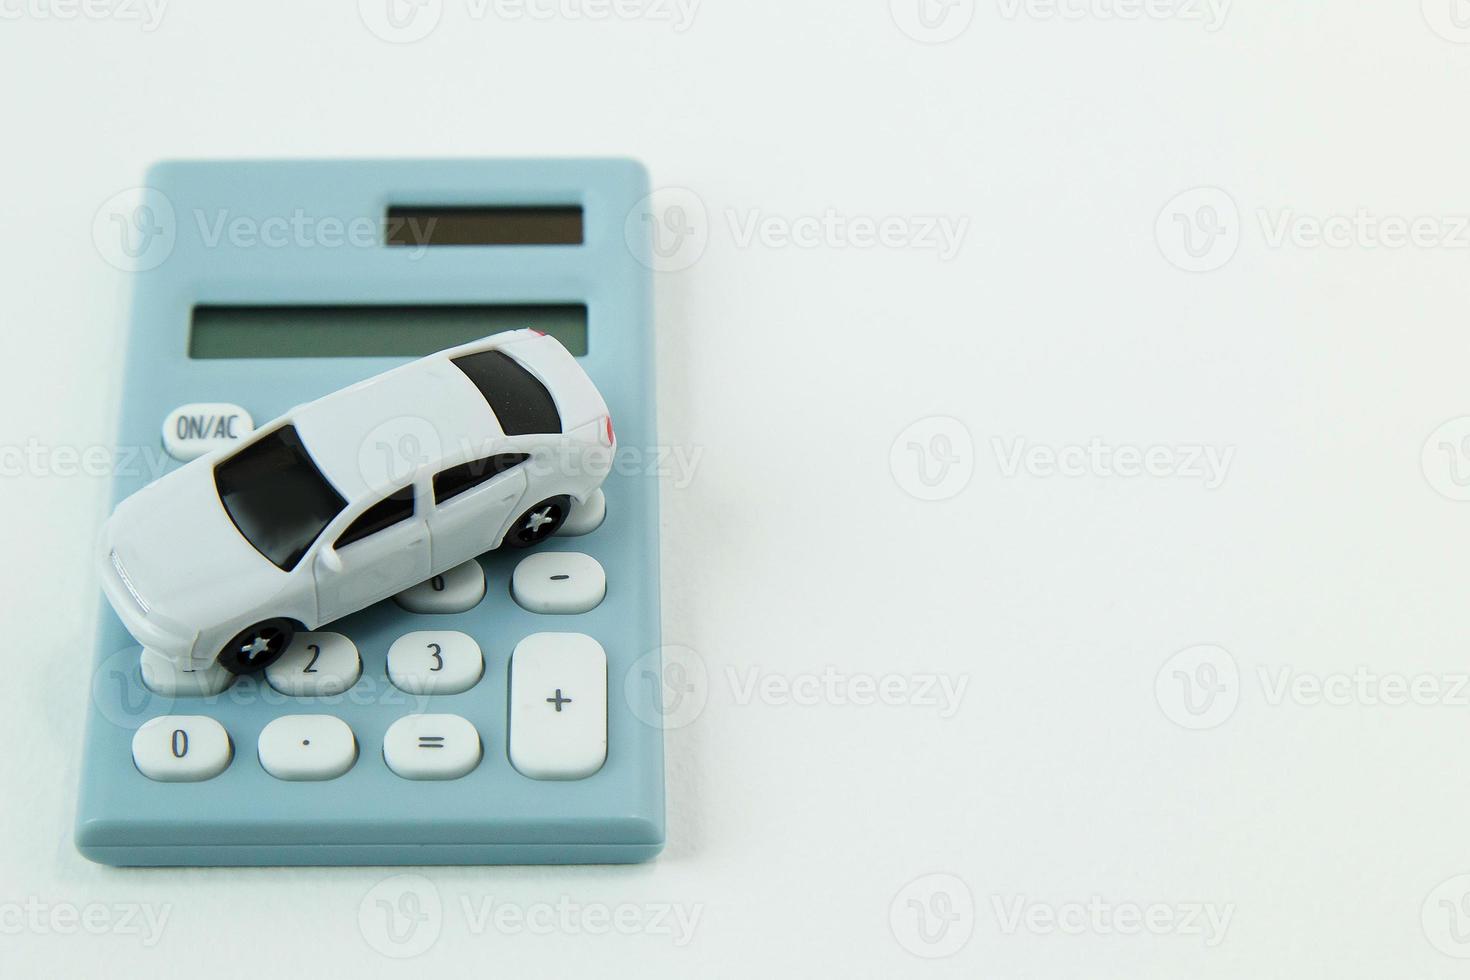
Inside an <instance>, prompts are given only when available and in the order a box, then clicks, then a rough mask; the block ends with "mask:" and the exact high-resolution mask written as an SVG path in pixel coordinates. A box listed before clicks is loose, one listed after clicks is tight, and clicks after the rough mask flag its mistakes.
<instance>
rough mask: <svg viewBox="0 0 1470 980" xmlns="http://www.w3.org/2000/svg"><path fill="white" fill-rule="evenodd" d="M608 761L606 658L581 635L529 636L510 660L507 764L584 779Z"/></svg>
mask: <svg viewBox="0 0 1470 980" xmlns="http://www.w3.org/2000/svg"><path fill="white" fill-rule="evenodd" d="M606 759H607V654H606V653H605V652H604V651H603V649H602V644H600V643H598V642H597V641H596V640H594V639H593V638H592V637H590V636H587V635H586V634H585V633H532V634H531V635H530V636H528V637H526V638H525V639H524V640H522V641H521V642H520V643H518V644H516V648H515V651H514V652H513V653H512V654H511V656H510V762H511V765H513V766H515V767H516V769H517V771H519V772H520V773H521V774H522V775H526V776H530V777H531V778H532V779H583V778H585V777H587V776H590V775H592V774H593V773H594V772H596V771H597V770H599V769H601V768H602V763H603V762H604V761H605V760H606Z"/></svg>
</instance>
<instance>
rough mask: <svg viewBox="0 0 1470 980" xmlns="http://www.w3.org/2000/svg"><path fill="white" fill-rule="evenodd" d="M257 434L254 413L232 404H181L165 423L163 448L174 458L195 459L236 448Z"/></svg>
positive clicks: (169, 414) (170, 413)
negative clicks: (219, 449)
mask: <svg viewBox="0 0 1470 980" xmlns="http://www.w3.org/2000/svg"><path fill="white" fill-rule="evenodd" d="M254 431H255V422H254V421H253V420H252V419H251V418H250V413H249V412H247V411H245V409H243V408H241V407H240V406H239V405H231V404H229V403H228V402H191V403H190V404H188V405H180V406H179V407H178V408H176V409H174V410H173V411H172V412H169V413H168V418H166V419H164V420H163V448H164V450H165V451H166V452H167V453H168V454H169V455H170V456H172V457H173V458H174V459H182V460H186V461H187V460H191V459H197V458H198V457H200V456H203V455H204V454H205V453H207V452H209V451H211V450H214V449H218V448H220V447H221V446H233V445H234V444H235V443H237V442H239V441H241V440H242V439H244V438H245V437H246V436H248V435H250V433H252V432H254Z"/></svg>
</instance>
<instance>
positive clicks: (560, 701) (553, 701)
mask: <svg viewBox="0 0 1470 980" xmlns="http://www.w3.org/2000/svg"><path fill="white" fill-rule="evenodd" d="M546 703H547V704H554V705H556V710H557V713H558V714H560V713H561V706H562V705H564V704H571V703H572V699H571V698H564V697H562V696H561V688H557V689H556V697H554V698H547V699H546Z"/></svg>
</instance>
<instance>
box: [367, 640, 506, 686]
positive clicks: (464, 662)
mask: <svg viewBox="0 0 1470 980" xmlns="http://www.w3.org/2000/svg"><path fill="white" fill-rule="evenodd" d="M484 672H485V658H484V656H482V655H481V653H480V645H479V644H478V643H476V642H475V640H474V638H473V637H471V636H469V635H467V634H465V633H457V632H454V631H453V630H419V631H418V632H414V633H405V634H403V635H402V636H400V637H399V638H398V639H396V640H394V641H393V645H392V646H391V647H389V648H388V679H389V680H390V681H392V682H393V686H394V687H397V688H398V689H400V690H403V691H407V692H408V693H409V694H459V693H460V692H462V691H468V690H469V689H470V688H472V687H474V686H475V684H476V683H477V682H478V681H479V680H480V675H481V674H483V673H484Z"/></svg>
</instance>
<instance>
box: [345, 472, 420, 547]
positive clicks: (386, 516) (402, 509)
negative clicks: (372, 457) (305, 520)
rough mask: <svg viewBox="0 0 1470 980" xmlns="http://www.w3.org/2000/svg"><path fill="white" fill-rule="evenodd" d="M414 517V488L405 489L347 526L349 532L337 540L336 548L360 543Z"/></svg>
mask: <svg viewBox="0 0 1470 980" xmlns="http://www.w3.org/2000/svg"><path fill="white" fill-rule="evenodd" d="M412 516H413V487H404V488H403V489H402V490H397V491H394V492H393V493H392V494H389V495H388V496H387V497H385V498H384V499H382V500H380V501H378V502H377V503H375V504H373V505H372V506H371V507H369V508H368V509H367V510H365V511H363V512H362V516H361V517H359V518H358V519H357V520H355V521H353V522H352V523H351V524H349V525H347V530H345V531H343V532H342V534H341V535H340V536H339V537H338V538H337V544H336V547H338V548H342V547H345V546H347V545H349V544H351V543H352V542H354V541H360V540H362V539H363V538H365V537H367V536H368V535H369V534H377V533H378V532H379V531H381V530H383V528H385V527H392V526H393V525H394V524H397V523H399V522H400V521H406V520H408V519H409V518H410V517H412Z"/></svg>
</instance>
